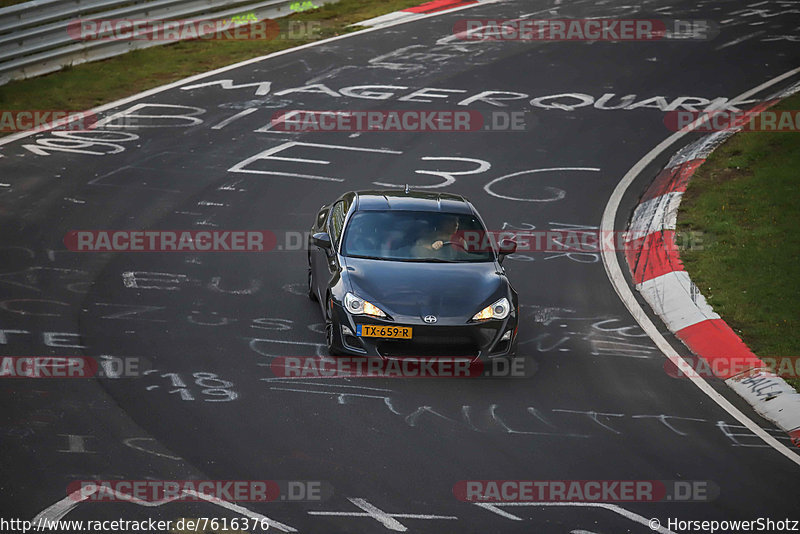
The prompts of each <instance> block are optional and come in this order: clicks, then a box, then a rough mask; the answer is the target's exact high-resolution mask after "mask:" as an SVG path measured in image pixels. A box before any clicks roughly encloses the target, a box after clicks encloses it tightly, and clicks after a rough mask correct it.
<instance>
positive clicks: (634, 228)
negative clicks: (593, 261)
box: [625, 192, 683, 241]
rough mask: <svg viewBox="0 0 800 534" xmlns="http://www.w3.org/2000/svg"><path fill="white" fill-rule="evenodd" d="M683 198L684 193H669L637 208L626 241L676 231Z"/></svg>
mask: <svg viewBox="0 0 800 534" xmlns="http://www.w3.org/2000/svg"><path fill="white" fill-rule="evenodd" d="M682 197H683V193H678V192H676V193H667V194H665V195H659V196H657V197H655V198H651V199H650V200H647V201H645V202H642V203H641V204H639V205H638V206H636V209H635V210H634V211H633V217H631V224H630V227H629V228H628V232H627V233H626V234H625V241H633V240H634V239H639V238H641V237H645V236H648V235H650V234H652V233H653V232H660V231H662V230H675V228H676V227H677V219H678V206H679V205H680V203H681V198H682Z"/></svg>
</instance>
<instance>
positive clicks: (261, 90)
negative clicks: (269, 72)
mask: <svg viewBox="0 0 800 534" xmlns="http://www.w3.org/2000/svg"><path fill="white" fill-rule="evenodd" d="M214 85H218V86H220V87H221V88H222V89H244V88H247V87H257V89H256V92H255V94H256V96H264V95H268V94H269V90H270V88H271V87H272V82H254V83H243V84H240V85H234V83H233V80H216V81H213V82H205V83H198V84H195V85H184V86H183V87H181V91H191V90H192V89H200V88H202V87H211V86H214Z"/></svg>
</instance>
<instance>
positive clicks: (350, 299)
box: [344, 293, 386, 317]
mask: <svg viewBox="0 0 800 534" xmlns="http://www.w3.org/2000/svg"><path fill="white" fill-rule="evenodd" d="M344 308H345V309H346V310H347V311H348V312H350V313H352V314H353V315H371V316H373V317H386V314H385V313H383V310H381V309H380V308H378V307H377V306H375V305H374V304H372V303H371V302H368V301H366V300H364V299H361V298H358V297H357V296H355V295H353V294H352V293H347V294H346V295H345V296H344Z"/></svg>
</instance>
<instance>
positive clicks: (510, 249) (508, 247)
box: [498, 239, 517, 263]
mask: <svg viewBox="0 0 800 534" xmlns="http://www.w3.org/2000/svg"><path fill="white" fill-rule="evenodd" d="M498 248H499V249H500V251H499V252H500V253H499V257H498V261H499V262H500V263H503V260H504V259H505V257H506V256H508V255H509V254H513V253H515V252H516V251H517V242H516V241H512V240H511V239H503V240H502V241H500V243H499V244H498Z"/></svg>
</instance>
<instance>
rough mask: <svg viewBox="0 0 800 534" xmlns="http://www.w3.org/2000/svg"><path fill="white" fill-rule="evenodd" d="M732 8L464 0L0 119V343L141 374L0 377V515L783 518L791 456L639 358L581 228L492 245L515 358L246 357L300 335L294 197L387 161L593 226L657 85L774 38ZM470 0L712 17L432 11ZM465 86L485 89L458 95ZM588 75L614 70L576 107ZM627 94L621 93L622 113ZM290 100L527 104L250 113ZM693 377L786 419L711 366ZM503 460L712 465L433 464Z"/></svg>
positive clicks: (502, 214)
mask: <svg viewBox="0 0 800 534" xmlns="http://www.w3.org/2000/svg"><path fill="white" fill-rule="evenodd" d="M754 5H755V6H756V7H748V5H747V3H746V2H736V1H714V2H711V1H704V0H701V1H700V2H693V1H686V2H670V3H669V5H667V3H664V2H648V1H643V2H638V3H635V2H618V1H602V0H601V1H574V2H563V3H562V2H560V1H559V0H556V1H555V2H549V1H548V2H540V1H537V0H512V1H505V2H500V3H490V4H477V5H475V6H471V7H469V8H468V9H462V10H458V11H455V12H451V13H443V14H440V15H438V16H434V17H430V18H425V19H422V20H419V21H415V22H411V23H407V24H400V25H396V26H392V27H388V28H383V29H376V30H374V31H369V32H365V33H362V34H359V35H354V36H348V37H346V38H339V39H336V40H333V41H330V42H327V43H324V44H320V45H317V46H312V47H306V48H304V49H301V50H297V51H292V52H288V53H284V54H281V55H277V56H275V57H272V58H269V59H265V60H262V61H258V62H251V63H249V64H246V65H242V66H240V67H237V68H235V69H231V70H227V71H225V72H220V73H216V74H213V75H211V76H207V77H203V78H200V79H196V80H192V81H186V82H182V83H180V84H176V86H174V87H171V88H169V89H167V90H163V91H158V92H154V93H152V94H150V95H146V96H143V97H141V98H137V99H135V100H131V101H129V102H124V103H121V104H119V105H118V106H117V107H116V108H115V109H114V110H113V111H118V112H122V111H125V110H131V108H133V107H134V106H137V105H140V104H144V105H146V106H147V105H149V106H147V107H143V108H142V107H140V108H138V110H136V111H128V113H129V114H131V113H138V114H140V115H150V116H152V117H149V118H144V119H140V121H141V123H139V124H138V125H136V124H130V123H127V122H126V121H125V119H124V118H118V119H116V120H112V121H111V122H110V123H108V124H107V125H106V126H105V127H100V128H99V129H97V130H93V131H90V132H60V133H49V132H45V133H38V134H36V135H34V136H29V137H24V138H20V139H17V140H14V141H12V142H10V143H7V144H4V145H3V146H2V147H1V151H0V183H2V186H0V199H2V200H0V225H1V226H0V227H1V228H2V237H1V238H0V239H2V242H0V250H2V252H0V273H1V274H0V288H1V289H0V345H2V347H0V350H2V354H3V355H6V356H34V355H59V356H61V355H85V356H91V357H94V358H97V359H98V361H104V360H107V361H110V360H109V358H113V357H116V358H121V359H126V358H128V359H132V358H135V359H137V360H136V361H138V363H139V364H140V366H141V369H142V370H147V372H146V373H142V375H141V376H139V377H138V378H129V377H123V378H109V377H106V378H94V379H72V380H67V379H63V380H59V379H51V380H44V379H43V380H32V379H28V380H24V379H20V380H12V379H6V380H4V381H3V382H2V384H0V399H2V400H1V401H0V402H2V406H3V414H2V427H0V431H2V434H0V440H2V441H0V443H2V462H0V480H2V486H1V487H2V490H0V491H2V497H0V502H2V508H1V509H0V510H1V511H2V514H0V515H2V517H5V518H12V517H14V518H22V519H31V518H33V517H35V516H37V514H40V513H41V512H43V511H45V510H46V509H48V507H51V506H52V505H54V504H56V503H61V504H60V505H58V506H56V507H55V508H53V509H51V510H50V512H49V513H48V517H51V518H54V517H64V518H66V519H117V518H125V519H134V518H160V519H176V518H180V517H228V518H233V517H237V516H240V515H241V514H243V513H244V514H245V515H247V514H250V515H251V516H252V515H253V514H260V515H263V516H266V517H268V518H269V519H270V520H272V521H273V523H272V528H273V529H275V530H276V531H278V532H281V531H284V532H292V531H298V532H307V533H325V534H332V533H344V532H347V533H370V534H372V533H380V532H386V531H393V530H394V531H399V530H405V529H407V531H408V532H431V533H442V532H474V533H492V532H503V533H506V532H509V533H510V532H525V533H531V532H535V533H565V534H566V533H570V532H573V533H574V532H592V533H598V534H612V533H618V532H634V533H646V532H652V531H651V529H650V528H649V527H648V525H647V521H648V520H649V519H650V518H659V519H660V520H661V522H662V524H663V525H664V527H666V525H667V520H668V518H673V519H675V518H679V519H682V520H689V519H697V520H724V519H756V518H758V517H765V518H771V519H773V520H779V519H785V518H787V517H788V518H791V516H792V514H794V516H795V517H794V519H800V518H798V517H796V516H797V510H798V502H799V501H798V497H797V481H798V473H799V472H798V465H797V464H796V463H793V462H792V461H790V460H789V459H787V458H786V457H785V456H783V455H782V454H781V453H779V452H778V451H776V450H775V449H774V448H772V447H771V446H769V445H768V444H766V443H765V442H764V441H762V440H761V439H760V438H758V437H757V436H755V435H753V434H752V433H751V432H749V431H748V430H747V429H746V428H744V427H743V426H741V423H740V422H738V421H737V420H736V419H734V418H733V417H732V416H731V415H730V414H729V413H727V412H726V411H724V410H722V409H721V408H720V407H719V406H718V405H716V404H715V403H714V402H712V401H711V400H710V399H709V398H708V397H707V396H706V395H705V394H704V393H702V392H701V391H700V390H699V389H698V388H697V387H696V386H695V385H693V384H692V383H691V382H690V381H688V380H682V379H676V378H672V377H670V376H669V375H668V374H667V373H666V372H665V370H664V360H665V358H664V356H663V355H662V354H661V352H660V351H659V350H658V349H657V348H656V346H655V345H654V344H653V342H652V341H651V340H650V339H649V338H648V337H647V336H646V335H645V334H644V333H643V332H642V331H641V330H640V329H639V327H638V326H637V324H636V322H635V320H634V319H633V318H632V317H631V315H630V314H629V313H628V311H627V310H626V308H625V306H624V305H623V304H622V302H621V301H620V300H619V298H618V297H617V294H616V293H615V291H614V288H613V287H612V285H611V283H610V282H609V279H608V277H607V275H606V272H605V270H604V267H603V264H602V262H601V261H600V254H599V253H596V254H593V253H589V254H586V253H584V254H557V253H549V252H521V253H518V254H516V255H514V256H511V257H510V258H509V259H508V260H507V261H506V262H505V266H506V270H507V271H508V273H509V277H510V278H511V281H512V283H513V284H514V286H515V288H516V290H517V291H518V292H519V295H520V303H521V305H522V312H521V315H522V316H521V321H520V330H519V331H520V345H519V348H520V353H521V354H523V355H524V356H525V358H526V363H527V365H528V366H529V369H531V372H530V373H529V375H530V376H528V377H527V378H505V379H503V378H492V379H476V380H452V379H424V380H412V379H407V380H391V379H360V380H359V379H338V380H294V381H291V382H289V381H285V380H284V381H281V380H275V379H274V376H273V374H272V372H271V369H270V362H271V361H272V360H273V358H275V357H276V356H282V355H298V356H313V355H316V354H321V352H320V351H322V350H323V349H324V345H323V344H324V336H323V333H322V330H321V326H322V325H321V321H322V317H321V314H320V312H319V309H318V307H317V305H316V304H314V303H312V302H310V301H309V300H308V299H307V298H306V296H305V294H304V291H305V283H306V264H305V261H306V251H305V250H304V249H303V248H302V247H298V246H296V236H297V235H302V233H303V232H305V231H306V230H307V229H308V228H309V227H310V226H311V223H312V219H313V217H314V215H315V213H316V210H317V209H318V208H319V207H320V206H321V205H322V204H324V203H327V202H330V201H331V200H333V199H335V198H336V197H338V196H339V195H340V194H341V193H342V192H344V191H346V190H351V189H364V188H372V187H377V186H375V183H388V184H397V185H403V184H406V183H408V184H410V186H411V187H412V188H414V187H419V188H422V187H427V188H432V189H431V190H434V191H441V192H453V193H458V194H462V195H464V196H466V197H467V198H469V199H470V200H472V201H473V202H474V204H475V205H476V206H477V208H478V210H479V211H480V212H481V214H482V215H483V217H484V218H485V219H486V222H487V225H488V226H489V227H490V228H492V229H512V230H513V229H521V230H529V229H532V228H535V229H539V230H546V229H564V228H585V229H587V230H592V229H596V228H597V227H598V226H599V224H600V219H601V216H602V213H603V210H604V208H605V206H606V202H607V201H608V198H609V196H610V194H611V192H612V191H613V189H614V187H615V186H616V184H617V183H618V182H619V180H620V179H621V177H622V176H623V175H624V174H625V173H626V172H627V171H628V169H630V168H631V167H632V166H633V165H634V164H635V163H636V162H637V161H638V160H639V159H640V158H641V157H642V156H643V155H644V154H645V153H647V152H648V151H649V150H650V149H651V148H652V147H654V146H655V145H657V144H658V143H659V142H660V141H662V140H663V139H664V138H666V137H668V136H669V134H670V133H671V132H670V131H669V130H668V129H667V127H666V126H665V125H664V122H663V121H664V112H665V111H668V109H665V107H664V106H665V105H669V104H675V105H680V103H681V102H677V103H676V99H680V98H681V97H694V98H693V99H685V100H683V102H684V103H691V102H695V103H698V102H706V101H713V100H715V99H726V100H720V101H719V102H722V103H725V102H727V101H728V100H730V99H733V98H734V97H735V96H737V95H739V94H741V93H743V92H745V91H747V90H748V89H751V88H753V87H756V86H758V85H759V84H761V83H763V82H765V81H767V80H770V79H772V78H775V77H776V76H779V75H781V74H783V73H785V72H787V71H790V70H791V69H794V68H796V67H797V66H798V65H799V64H800V61H798V60H799V59H800V55H799V54H798V47H797V39H798V33H797V25H796V21H797V19H798V12H800V11H799V10H798V5H797V4H796V3H791V2H778V1H768V2H754ZM490 17H492V18H506V19H507V18H518V17H521V18H573V17H577V18H585V17H617V18H670V19H676V18H682V19H703V20H712V21H715V22H716V23H717V24H720V23H722V22H723V21H726V22H724V23H722V24H721V28H722V29H721V31H720V33H719V35H717V36H716V37H715V38H714V39H711V40H701V41H692V42H682V41H674V40H670V41H655V42H595V43H585V42H553V43H535V42H534V43H531V42H467V41H462V40H459V39H457V38H455V37H454V36H453V26H454V24H455V23H456V21H458V20H461V19H464V18H471V19H486V18H490ZM798 79H800V77H798V76H795V77H789V78H787V79H785V80H783V81H781V82H780V83H779V84H777V85H775V86H774V87H772V88H771V90H778V89H781V88H785V87H788V86H790V85H792V84H794V83H797V81H798ZM222 80H230V81H231V83H227V82H226V83H219V82H220V81H222ZM364 85H370V86H376V85H377V86H394V87H393V88H387V87H382V88H372V89H370V91H372V92H371V93H367V94H366V95H367V96H372V97H373V98H365V97H364V95H365V93H364V89H352V90H351V89H346V88H352V87H354V86H364ZM424 89H426V90H425V91H422V90H424ZM485 91H500V92H505V93H503V94H499V93H497V94H494V96H495V97H498V98H500V97H504V98H506V99H507V100H502V99H500V100H495V101H494V103H492V102H488V101H487V100H486V99H483V100H480V99H474V98H473V97H475V96H477V95H479V94H480V93H482V92H485ZM376 93H383V94H381V95H376ZM415 93H416V94H415ZM513 93H517V96H516V98H514V96H513ZM567 93H569V94H582V95H589V97H591V98H590V99H589V100H588V102H589V105H584V106H576V104H577V103H581V102H583V103H586V102H587V100H586V99H585V98H581V97H563V96H562V97H560V98H551V99H538V98H539V97H546V96H552V95H563V94H567ZM606 93H613V96H612V97H610V98H606V99H605V101H604V103H603V105H600V106H598V105H597V101H598V100H599V99H601V97H603V95H604V94H606ZM413 94H415V96H410V95H413ZM625 95H634V96H633V97H630V98H629V99H627V101H624V100H622V97H624V96H625ZM757 96H762V97H763V96H764V95H763V94H761V95H757ZM379 97H380V99H379ZM654 97H663V99H657V98H654ZM509 98H514V99H509ZM536 99H538V100H536ZM697 99H701V100H699V101H698V100H697ZM702 99H704V100H702ZM532 101H534V102H535V103H532ZM625 102H627V105H628V106H629V107H632V108H633V109H620V107H621V106H622V104H623V103H625ZM638 102H643V103H644V104H643V105H641V106H636V105H635V104H636V103H638ZM554 103H555V104H558V105H553V104H554ZM154 104H158V105H159V106H156V107H154V106H153V105H154ZM175 106H184V107H175ZM501 106H504V107H501ZM746 106H747V104H743V107H746ZM598 107H607V108H614V107H616V108H617V109H599V108H598ZM702 107H703V106H702V105H701V106H700V108H699V109H702ZM290 109H310V110H347V109H355V110H389V109H397V110H442V109H449V110H452V109H457V110H462V109H465V110H476V111H481V112H491V111H507V112H511V111H522V112H525V121H526V124H527V128H526V130H525V131H509V132H496V131H477V132H465V133H443V132H425V133H394V132H365V133H352V132H319V133H303V134H298V133H285V132H279V131H274V130H269V129H267V128H265V127H266V126H267V125H269V123H270V119H271V117H272V115H273V113H275V112H278V111H284V110H290ZM245 110H253V111H248V112H247V113H242V112H244V111H245ZM232 117H235V118H234V120H228V119H231V118H232ZM286 143H294V144H288V145H287V144H286ZM320 145H324V146H320ZM278 147H280V148H279V149H278ZM676 148H678V147H676ZM270 149H276V150H274V151H273V152H271V153H266V152H265V151H268V150H270ZM271 156H272V157H271ZM279 157H282V158H284V159H277V158H279ZM668 157H669V154H665V155H664V156H663V157H662V158H661V160H660V161H658V162H656V163H657V165H654V166H653V168H652V172H650V173H649V178H650V179H652V177H653V176H654V175H655V174H656V172H657V171H658V166H660V165H663V164H664V163H665V162H666V159H667V158H668ZM293 160H294V161H293ZM576 169H580V170H576ZM431 172H438V173H439V174H431ZM447 172H450V173H452V174H450V175H449V176H450V178H452V179H453V180H452V181H450V180H447V179H446V178H444V177H443V176H447ZM281 173H282V174H281ZM298 175H301V176H298ZM304 176H305V177H304ZM308 176H313V177H311V178H309V177H308ZM446 181H450V182H451V183H448V184H447V185H444V186H442V184H443V183H444V182H446ZM646 186H647V180H644V179H642V180H640V181H637V182H636V183H634V184H633V187H631V189H630V191H629V194H628V195H626V197H625V198H624V199H623V202H622V206H621V209H620V212H619V214H618V218H617V228H618V229H623V228H624V225H625V222H626V221H627V219H628V217H629V216H630V212H631V209H632V206H633V205H634V204H635V202H636V200H637V197H638V195H639V194H640V193H641V192H642V191H643V190H644V188H645V187H646ZM103 229H109V230H116V229H128V230H131V229H160V230H202V229H215V230H242V229H261V230H270V231H272V232H273V233H274V234H275V235H276V236H277V245H278V246H277V247H276V249H275V250H272V251H270V252H265V253H239V252H237V253H223V252H215V253H182V252H164V253H113V254H112V253H91V252H87V253H76V252H71V251H69V250H67V249H66V248H65V245H64V236H65V235H66V234H67V232H69V231H71V230H103ZM657 324H658V325H659V327H660V328H663V325H662V324H661V323H657ZM667 337H668V339H671V340H674V338H672V337H670V336H667ZM675 346H676V347H677V348H678V349H679V350H680V351H681V353H682V354H685V353H686V351H685V349H683V348H682V347H680V346H679V344H675ZM206 373H208V374H206ZM711 384H712V385H713V386H714V387H715V388H716V389H717V390H718V391H720V392H721V393H723V394H724V395H725V396H726V397H728V398H729V399H730V401H731V402H732V403H734V404H735V405H736V406H737V407H739V408H740V409H741V410H742V411H744V413H745V414H746V415H747V416H748V417H750V418H751V419H752V420H753V421H755V422H756V423H757V424H758V425H759V426H761V427H762V428H764V429H766V431H767V432H768V433H770V434H771V435H773V436H775V437H776V438H777V439H778V440H779V441H780V442H781V443H784V444H786V445H790V443H789V439H788V437H786V436H785V435H784V434H783V433H782V432H781V431H780V430H778V429H777V428H775V427H774V426H772V425H771V424H770V423H769V422H767V421H765V420H764V419H761V418H760V417H759V416H758V415H757V414H755V412H753V410H752V409H750V408H749V406H747V405H746V404H744V403H743V402H742V401H741V400H740V399H738V398H737V397H736V396H735V395H733V394H732V393H731V392H730V391H729V390H728V389H727V388H726V387H725V386H724V384H722V383H721V382H719V381H711ZM790 446H791V445H790ZM795 450H796V449H795ZM91 479H102V480H122V479H126V480H127V479H132V480H176V479H177V480H184V479H207V480H209V479H211V480H261V479H269V480H315V481H324V482H325V483H326V484H327V485H329V487H331V488H332V495H330V496H329V498H327V499H326V500H324V501H322V502H315V501H308V500H304V501H300V502H290V501H280V500H279V501H276V502H270V503H253V502H250V503H238V504H239V505H240V506H242V507H244V508H245V509H246V510H244V511H243V509H240V508H234V507H230V506H229V507H227V508H226V507H223V506H220V505H217V504H213V503H205V502H194V503H187V502H170V503H165V504H162V505H161V506H151V507H144V506H139V505H137V504H133V503H125V502H103V503H97V502H90V501H85V502H80V503H79V502H77V501H69V499H67V500H66V501H65V499H66V498H67V487H68V485H69V483H70V482H72V481H75V480H91ZM506 479H509V480H520V479H526V480H686V481H710V483H711V485H710V487H714V488H718V493H719V494H718V495H717V496H716V498H715V499H713V500H711V501H710V502H701V503H698V502H675V501H674V500H673V501H662V502H629V503H618V504H617V506H618V507H614V506H605V507H599V506H587V505H574V506H545V505H541V506H517V507H511V506H507V505H497V506H479V505H476V504H473V503H467V502H462V501H460V500H458V499H457V498H456V497H455V496H454V493H453V487H454V485H455V484H456V483H458V482H459V481H464V480H506ZM662 531H664V530H662ZM673 531H675V532H677V531H678V530H677V529H676V530H673Z"/></svg>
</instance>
